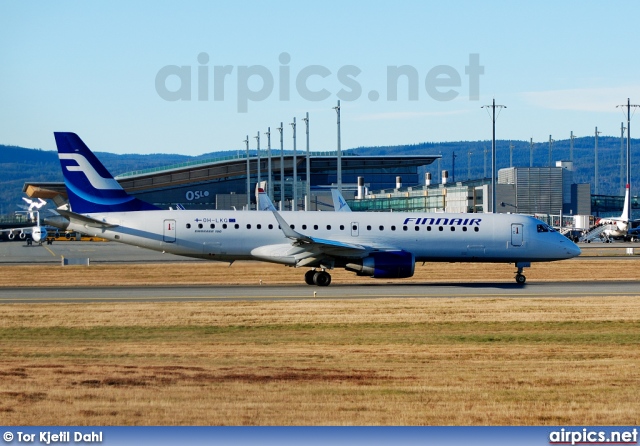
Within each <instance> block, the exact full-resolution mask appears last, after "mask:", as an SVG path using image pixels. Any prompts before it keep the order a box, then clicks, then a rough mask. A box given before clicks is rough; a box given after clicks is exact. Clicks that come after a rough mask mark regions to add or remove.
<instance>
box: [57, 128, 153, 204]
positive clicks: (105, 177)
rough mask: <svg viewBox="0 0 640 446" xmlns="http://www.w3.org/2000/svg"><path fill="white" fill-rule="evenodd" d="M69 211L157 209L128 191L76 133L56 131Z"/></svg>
mask: <svg viewBox="0 0 640 446" xmlns="http://www.w3.org/2000/svg"><path fill="white" fill-rule="evenodd" d="M54 136H55V138H56V145H57V147H58V158H60V166H61V168H62V175H63V176H64V184H65V186H66V187H67V194H68V196H69V204H70V205H71V210H72V211H73V212H74V213H77V214H90V213H94V212H127V211H144V210H153V209H158V208H157V207H155V206H153V205H151V204H149V203H146V202H144V201H142V200H139V199H137V198H135V197H132V196H130V195H129V194H127V193H126V192H125V191H124V189H122V186H120V184H119V183H118V182H117V181H116V180H115V179H114V178H113V176H112V175H111V174H110V173H109V171H108V170H107V169H106V168H105V167H104V166H103V165H102V163H101V162H100V161H99V160H98V158H96V156H95V155H94V154H93V153H92V152H91V150H89V148H88V147H87V146H86V145H85V143H84V142H82V140H81V139H80V137H79V136H78V135H76V134H75V133H67V132H55V133H54Z"/></svg>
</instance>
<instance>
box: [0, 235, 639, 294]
mask: <svg viewBox="0 0 640 446" xmlns="http://www.w3.org/2000/svg"><path fill="white" fill-rule="evenodd" d="M61 257H65V258H83V257H84V258H89V259H90V260H91V262H92V263H93V262H96V263H110V262H119V263H153V262H176V261H180V262H184V261H187V262H200V261H201V260H196V259H189V258H185V257H179V256H174V255H171V254H162V253H159V252H154V251H149V250H146V249H141V248H136V247H133V246H128V245H123V244H118V243H105V242H58V243H54V244H53V245H42V246H38V245H34V246H26V244H25V243H24V242H4V243H0V265H2V264H47V263H60V258H61ZM634 257H635V256H624V257H616V258H610V259H611V260H614V259H615V260H624V259H629V258H634ZM581 258H583V256H581ZM597 258H598V257H594V259H597ZM599 259H602V257H599ZM314 292H315V293H316V297H315V298H316V299H379V298H386V297H390V298H462V297H478V298H483V297H487V298H488V297H510V298H522V297H537V298H549V297H562V298H571V297H579V296H614V295H630V296H638V297H640V281H629V282H591V281H589V282H532V283H527V284H526V285H525V286H519V285H517V284H515V283H495V284H491V283H451V284H443V283H424V284H415V283H397V284H393V285H388V284H385V283H375V284H373V283H372V284H366V285H335V284H334V285H331V286H329V287H326V288H319V287H313V286H306V285H287V286H241V285H238V286H157V287H148V286H144V287H142V286H140V287H138V286H135V287H94V288H77V287H45V288H37V287H30V288H0V303H19V302H21V303H41V302H48V303H54V302H78V303H90V302H181V301H265V300H305V299H314Z"/></svg>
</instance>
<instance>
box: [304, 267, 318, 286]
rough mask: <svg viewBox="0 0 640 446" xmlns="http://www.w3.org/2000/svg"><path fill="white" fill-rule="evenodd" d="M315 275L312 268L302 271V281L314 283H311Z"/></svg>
mask: <svg viewBox="0 0 640 446" xmlns="http://www.w3.org/2000/svg"><path fill="white" fill-rule="evenodd" d="M315 275H316V271H315V270H313V269H310V270H309V271H307V272H306V273H304V282H305V283H306V284H307V285H315V283H313V276H315Z"/></svg>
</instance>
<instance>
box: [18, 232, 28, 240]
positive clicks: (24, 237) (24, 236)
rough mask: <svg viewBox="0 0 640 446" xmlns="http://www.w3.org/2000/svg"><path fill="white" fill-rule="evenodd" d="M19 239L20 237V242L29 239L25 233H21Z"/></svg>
mask: <svg viewBox="0 0 640 446" xmlns="http://www.w3.org/2000/svg"><path fill="white" fill-rule="evenodd" d="M18 237H20V240H24V239H26V238H27V234H25V233H24V232H20V235H19V236H18Z"/></svg>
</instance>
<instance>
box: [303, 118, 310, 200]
mask: <svg viewBox="0 0 640 446" xmlns="http://www.w3.org/2000/svg"><path fill="white" fill-rule="evenodd" d="M302 120H303V121H304V123H305V124H306V127H307V159H306V164H305V167H306V170H307V185H306V188H305V194H306V197H305V199H304V210H305V211H308V210H309V209H310V208H311V159H310V158H309V112H307V116H306V117H305V118H303V119H302Z"/></svg>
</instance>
